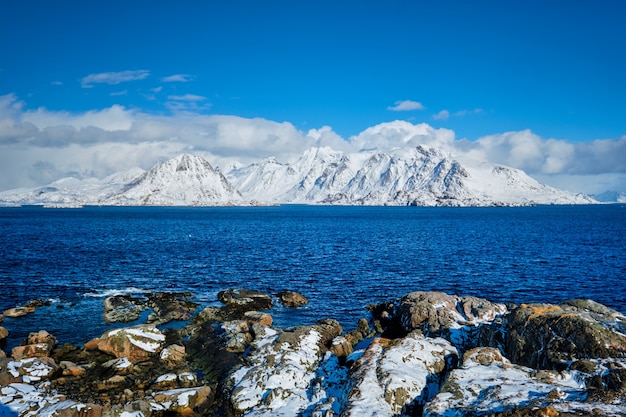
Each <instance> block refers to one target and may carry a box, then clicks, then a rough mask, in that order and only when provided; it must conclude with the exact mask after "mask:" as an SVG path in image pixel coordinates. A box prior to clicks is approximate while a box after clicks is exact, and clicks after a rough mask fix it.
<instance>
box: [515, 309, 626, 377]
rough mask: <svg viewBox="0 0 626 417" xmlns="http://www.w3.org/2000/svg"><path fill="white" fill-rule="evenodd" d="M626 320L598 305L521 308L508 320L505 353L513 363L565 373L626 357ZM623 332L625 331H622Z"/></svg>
mask: <svg viewBox="0 0 626 417" xmlns="http://www.w3.org/2000/svg"><path fill="white" fill-rule="evenodd" d="M624 324H626V317H624V316H623V315H621V314H620V313H618V312H617V311H614V310H611V309H608V308H607V307H604V306H601V305H599V304H598V303H593V302H591V303H590V302H586V301H583V300H577V301H573V302H567V303H564V304H561V305H553V304H522V305H520V306H519V307H517V308H515V309H514V310H513V311H511V314H510V316H509V318H508V325H507V330H508V331H507V333H506V335H507V336H506V342H505V353H506V356H507V357H508V358H509V359H510V360H511V361H512V362H514V363H519V364H521V365H525V366H529V367H532V368H538V369H566V368H567V367H568V366H570V364H571V363H572V361H574V360H579V359H593V358H609V357H613V358H624V357H626V336H625V335H624V334H623V333H622V332H620V331H618V330H619V329H620V328H621V329H623V327H624ZM622 331H623V330H622Z"/></svg>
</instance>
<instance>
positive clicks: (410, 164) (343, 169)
mask: <svg viewBox="0 0 626 417" xmlns="http://www.w3.org/2000/svg"><path fill="white" fill-rule="evenodd" d="M226 175H227V177H228V179H229V180H230V181H231V183H232V184H233V185H234V186H235V187H236V188H237V189H238V190H239V191H240V192H241V193H242V194H243V195H244V196H245V197H247V198H253V199H257V200H265V201H269V202H272V203H299V204H342V205H417V206H492V205H530V204H590V203H595V200H593V199H591V198H590V197H586V196H581V195H574V194H572V193H569V192H566V191H562V190H557V189H555V188H552V187H548V186H546V185H543V184H540V183H538V182H537V181H535V180H534V179H532V178H530V177H529V176H528V175H526V174H525V173H524V172H522V171H520V170H516V169H513V168H508V167H505V166H500V165H492V164H487V163H480V162H475V161H472V160H461V159H453V158H451V157H449V156H447V155H445V154H443V153H442V152H441V151H438V150H436V149H434V148H430V147H426V146H423V145H418V146H416V147H411V148H402V149H394V150H391V151H386V152H383V151H362V152H357V153H351V154H345V153H343V152H337V151H333V150H332V149H330V148H312V149H309V150H308V151H306V152H305V153H304V154H303V155H302V156H301V157H300V158H299V159H298V160H297V161H296V162H295V163H293V164H289V165H288V164H280V163H278V162H277V161H276V160H274V159H267V160H264V161H263V162H261V163H258V164H253V165H250V166H248V167H244V168H239V169H233V170H231V171H229V172H228V173H226Z"/></svg>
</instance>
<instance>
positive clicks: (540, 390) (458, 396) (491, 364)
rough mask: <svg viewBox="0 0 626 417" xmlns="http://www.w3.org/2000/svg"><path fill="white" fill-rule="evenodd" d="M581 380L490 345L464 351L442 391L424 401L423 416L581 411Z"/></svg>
mask: <svg viewBox="0 0 626 417" xmlns="http://www.w3.org/2000/svg"><path fill="white" fill-rule="evenodd" d="M586 395H587V393H586V390H585V384H584V383H583V382H582V381H579V380H578V379H577V378H576V374H571V373H567V372H556V371H541V372H536V371H535V370H533V369H531V368H528V367H524V366H520V365H515V364H512V363H511V362H510V361H509V360H508V359H506V358H504V357H503V356H502V354H501V353H500V351H499V350H497V349H494V348H476V349H472V350H470V351H468V352H466V353H465V355H464V357H463V365H462V366H461V367H460V368H458V369H455V370H453V371H452V372H451V373H450V375H449V377H448V379H447V381H446V382H445V384H444V385H443V387H442V389H441V391H440V392H439V393H438V394H437V395H436V396H435V398H434V399H433V400H432V401H431V402H429V403H428V404H426V406H425V408H424V416H452V415H454V416H474V415H487V414H490V413H496V412H498V413H501V412H508V411H513V410H520V409H521V410H524V413H522V414H520V415H535V414H531V412H530V410H532V409H539V408H544V409H545V408H546V407H551V406H552V407H555V408H556V409H561V410H572V411H573V410H576V409H584V408H585V407H586V406H587V405H586V404H583V401H584V399H585V397H586Z"/></svg>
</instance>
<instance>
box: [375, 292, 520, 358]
mask: <svg viewBox="0 0 626 417" xmlns="http://www.w3.org/2000/svg"><path fill="white" fill-rule="evenodd" d="M370 309H371V310H372V314H373V315H374V317H375V319H377V320H378V321H380V323H381V325H382V330H383V335H388V336H389V337H402V336H404V335H406V334H408V333H410V332H412V331H415V330H419V331H421V332H422V333H423V334H424V335H426V336H430V337H438V336H441V337H444V338H446V339H448V340H450V341H451V342H452V343H453V344H454V345H455V346H456V347H457V348H459V349H461V350H466V349H470V348H472V347H475V346H476V345H478V343H479V340H480V339H481V337H483V336H482V333H483V332H484V330H483V328H485V327H488V326H490V325H491V324H492V323H493V322H494V320H496V319H497V318H498V317H500V316H503V315H504V314H506V313H507V312H508V309H507V308H506V306H505V305H503V304H494V303H492V302H490V301H488V300H485V299H481V298H476V297H459V296H456V295H448V294H445V293H442V292H421V291H418V292H412V293H409V294H407V295H405V296H404V297H402V298H400V300H398V301H397V302H394V303H388V304H380V305H376V306H371V307H370ZM489 332H493V330H489ZM489 337H493V336H492V335H489Z"/></svg>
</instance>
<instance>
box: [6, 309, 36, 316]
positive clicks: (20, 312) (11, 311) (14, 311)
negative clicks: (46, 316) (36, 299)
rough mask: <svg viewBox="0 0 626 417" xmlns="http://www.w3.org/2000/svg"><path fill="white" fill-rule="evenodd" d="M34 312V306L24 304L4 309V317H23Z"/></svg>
mask: <svg viewBox="0 0 626 417" xmlns="http://www.w3.org/2000/svg"><path fill="white" fill-rule="evenodd" d="M34 312H35V307H32V306H28V307H27V306H24V307H14V308H10V309H8V310H5V311H4V313H2V314H4V316H5V317H11V318H18V317H23V316H25V315H27V314H31V313H34Z"/></svg>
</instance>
